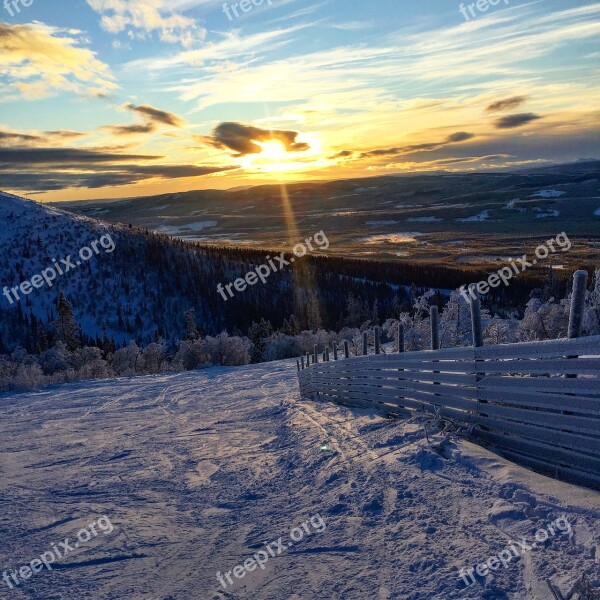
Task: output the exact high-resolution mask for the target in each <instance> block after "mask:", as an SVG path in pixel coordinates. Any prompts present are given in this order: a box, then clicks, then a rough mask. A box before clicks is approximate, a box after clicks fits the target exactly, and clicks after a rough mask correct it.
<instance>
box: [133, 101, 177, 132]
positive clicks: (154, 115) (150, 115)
mask: <svg viewBox="0 0 600 600" xmlns="http://www.w3.org/2000/svg"><path fill="white" fill-rule="evenodd" d="M123 108H125V109H127V110H130V111H132V112H134V113H136V114H138V115H141V116H142V117H143V118H144V119H145V120H147V121H149V122H151V123H161V124H163V125H170V126H171V127H183V126H184V125H185V119H183V118H182V117H180V116H178V115H176V114H175V113H172V112H167V111H165V110H160V109H158V108H154V107H153V106H150V105H148V104H142V105H141V106H136V105H135V104H131V103H128V104H125V105H123Z"/></svg>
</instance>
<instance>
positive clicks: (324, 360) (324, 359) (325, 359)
mask: <svg viewBox="0 0 600 600" xmlns="http://www.w3.org/2000/svg"><path fill="white" fill-rule="evenodd" d="M325 357H326V353H325V352H323V356H322V358H323V362H327V358H325Z"/></svg>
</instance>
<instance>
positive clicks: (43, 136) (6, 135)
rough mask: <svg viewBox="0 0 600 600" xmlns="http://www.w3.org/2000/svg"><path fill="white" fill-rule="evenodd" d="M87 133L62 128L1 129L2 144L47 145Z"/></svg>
mask: <svg viewBox="0 0 600 600" xmlns="http://www.w3.org/2000/svg"><path fill="white" fill-rule="evenodd" d="M85 135H86V134H85V133H79V132H78V131H69V130H66V129H60V130H58V131H42V132H30V133H29V132H28V133H24V132H22V131H14V130H8V129H0V145H2V146H33V145H36V146H47V145H53V144H56V143H59V142H60V141H63V140H72V139H74V138H78V137H83V136H85Z"/></svg>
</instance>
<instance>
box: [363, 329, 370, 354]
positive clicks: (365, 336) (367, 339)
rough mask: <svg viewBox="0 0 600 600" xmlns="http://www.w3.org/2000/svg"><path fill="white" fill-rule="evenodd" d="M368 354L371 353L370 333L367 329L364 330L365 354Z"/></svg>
mask: <svg viewBox="0 0 600 600" xmlns="http://www.w3.org/2000/svg"><path fill="white" fill-rule="evenodd" d="M367 354H369V334H368V333H367V332H366V331H365V332H363V356H367Z"/></svg>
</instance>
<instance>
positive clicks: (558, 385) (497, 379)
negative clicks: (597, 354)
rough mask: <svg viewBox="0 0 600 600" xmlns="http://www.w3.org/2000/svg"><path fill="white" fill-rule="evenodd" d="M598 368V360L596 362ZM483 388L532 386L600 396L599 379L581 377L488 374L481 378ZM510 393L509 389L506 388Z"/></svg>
mask: <svg viewBox="0 0 600 600" xmlns="http://www.w3.org/2000/svg"><path fill="white" fill-rule="evenodd" d="M598 368H599V369H600V361H599V362H598ZM481 385H482V386H483V387H484V388H490V389H491V388H519V389H522V388H527V389H531V388H534V389H536V390H538V391H540V392H550V393H552V392H554V393H584V394H588V395H591V394H595V395H596V396H598V397H600V379H596V378H592V377H582V378H580V379H579V378H578V379H565V378H564V377H529V378H524V377H508V376H507V377H501V376H495V375H488V376H486V377H484V378H483V379H482V380H481ZM506 393H507V394H509V393H511V390H508V389H507V390H506Z"/></svg>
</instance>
